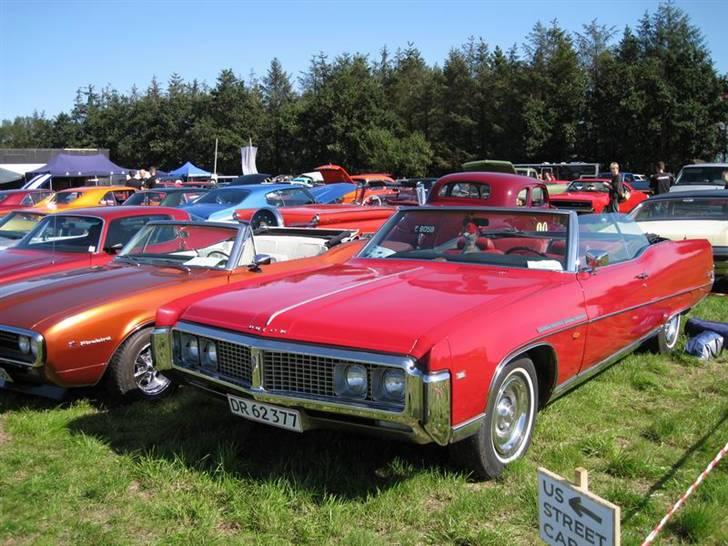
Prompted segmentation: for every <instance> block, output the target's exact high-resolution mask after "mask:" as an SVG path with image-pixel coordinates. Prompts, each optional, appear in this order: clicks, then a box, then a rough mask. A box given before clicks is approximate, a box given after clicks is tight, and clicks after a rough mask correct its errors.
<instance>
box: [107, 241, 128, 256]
mask: <svg viewBox="0 0 728 546" xmlns="http://www.w3.org/2000/svg"><path fill="white" fill-rule="evenodd" d="M122 248H124V245H122V244H121V243H116V244H115V245H111V246H107V247H104V252H106V253H107V254H118V253H119V251H120V250H121V249H122Z"/></svg>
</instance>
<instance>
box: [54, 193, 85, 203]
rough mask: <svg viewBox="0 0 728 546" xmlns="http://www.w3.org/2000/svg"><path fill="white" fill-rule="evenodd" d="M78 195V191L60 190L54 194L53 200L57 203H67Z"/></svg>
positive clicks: (79, 195)
mask: <svg viewBox="0 0 728 546" xmlns="http://www.w3.org/2000/svg"><path fill="white" fill-rule="evenodd" d="M79 197H81V192H80V191H61V192H58V193H57V194H56V195H55V197H54V198H53V202H55V203H56V204H58V205H68V204H69V203H72V202H73V201H75V200H76V199H78V198H79Z"/></svg>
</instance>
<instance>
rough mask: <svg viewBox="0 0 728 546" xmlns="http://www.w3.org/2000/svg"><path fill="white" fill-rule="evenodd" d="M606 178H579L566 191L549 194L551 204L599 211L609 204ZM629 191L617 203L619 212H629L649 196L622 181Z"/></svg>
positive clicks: (585, 210) (559, 206)
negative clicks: (627, 196) (626, 195)
mask: <svg viewBox="0 0 728 546" xmlns="http://www.w3.org/2000/svg"><path fill="white" fill-rule="evenodd" d="M610 183H611V181H610V180H609V179H608V178H580V179H579V180H574V181H573V182H571V183H569V185H568V186H567V187H566V191H564V192H563V193H560V194H559V195H553V196H551V205H552V206H554V207H556V208H560V209H569V210H575V211H576V212H580V213H581V212H583V213H592V212H594V213H601V212H604V210H605V209H606V208H607V206H608V205H609V184H610ZM622 184H624V186H625V188H626V189H627V190H628V191H629V198H628V199H627V200H626V201H624V202H622V203H620V204H619V212H621V213H627V212H631V210H632V209H633V208H635V207H636V206H637V205H639V204H640V203H641V202H642V201H644V200H645V199H647V198H648V197H649V196H648V195H647V194H646V193H644V192H641V191H638V190H635V189H634V188H633V187H632V186H630V185H629V184H627V183H626V182H622Z"/></svg>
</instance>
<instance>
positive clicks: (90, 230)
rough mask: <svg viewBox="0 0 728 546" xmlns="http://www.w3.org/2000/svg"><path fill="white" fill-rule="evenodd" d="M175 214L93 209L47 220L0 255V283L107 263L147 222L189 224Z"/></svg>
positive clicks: (139, 209)
mask: <svg viewBox="0 0 728 546" xmlns="http://www.w3.org/2000/svg"><path fill="white" fill-rule="evenodd" d="M189 219H190V217H189V214H188V213H187V212H185V211H183V210H180V209H174V208H167V207H155V208H154V209H150V208H149V207H96V208H88V209H76V210H74V211H73V212H64V213H58V214H51V215H49V216H46V217H45V218H43V220H41V221H40V222H38V225H36V227H35V228H33V230H32V231H31V232H30V233H28V234H27V235H26V236H25V237H24V238H23V239H22V240H21V241H20V242H19V243H18V244H17V245H15V246H13V247H12V248H8V249H6V250H3V251H2V252H0V283H5V282H10V281H17V280H22V279H27V278H30V277H39V276H42V275H50V274H51V273H58V272H60V271H67V270H70V269H78V268H81V267H89V266H93V265H103V264H106V263H108V262H110V261H111V260H112V259H113V258H114V256H115V254H116V253H117V251H118V250H120V249H121V248H122V247H123V246H124V245H125V244H126V243H127V242H129V240H130V239H131V238H132V237H133V236H134V235H135V234H136V233H137V231H139V230H140V229H141V228H142V227H144V225H145V224H146V223H147V222H149V221H151V220H189Z"/></svg>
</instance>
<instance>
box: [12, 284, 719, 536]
mask: <svg viewBox="0 0 728 546" xmlns="http://www.w3.org/2000/svg"><path fill="white" fill-rule="evenodd" d="M694 314H696V315H699V316H701V317H704V318H712V319H717V320H723V321H728V298H726V297H720V296H711V298H709V299H708V300H706V301H705V302H703V303H702V304H701V306H700V307H699V308H698V309H696V311H695V313H694ZM724 355H725V353H724ZM727 365H728V358H726V356H722V357H721V359H719V360H717V361H712V362H701V361H698V360H696V359H693V358H690V357H688V356H685V355H682V354H677V355H675V356H674V357H672V358H664V357H659V356H655V355H650V354H644V353H640V354H635V355H632V356H630V357H628V358H626V359H625V360H623V361H622V362H620V363H619V364H617V365H616V366H613V367H612V368H610V369H609V370H607V371H606V372H604V373H602V374H601V375H599V376H598V377H597V378H595V379H593V380H592V381H590V382H588V383H586V384H585V385H584V386H582V387H580V388H579V389H577V390H576V391H574V392H572V393H570V394H568V395H567V396H565V397H563V398H561V399H560V400H558V401H557V402H555V403H554V404H552V405H551V406H549V407H548V408H547V409H545V410H544V411H543V412H541V413H540V414H539V418H538V422H537V426H536V430H535V436H534V440H533V444H532V446H531V449H530V451H529V452H528V454H527V455H526V457H525V458H524V459H523V460H521V461H518V462H516V463H515V464H513V465H512V466H511V467H509V469H508V470H507V471H506V473H505V474H504V476H503V477H502V479H500V480H498V481H493V482H476V481H473V480H471V479H469V477H468V476H467V475H465V474H463V473H462V472H460V471H459V470H458V469H456V468H454V467H452V466H451V464H450V462H449V458H448V455H447V451H445V450H443V449H440V448H437V447H433V446H424V447H418V446H414V445H408V444H404V443H397V442H391V441H386V440H380V439H375V438H369V437H363V436H357V435H353V434H346V433H340V432H327V431H315V432H311V433H309V434H306V435H296V434H291V433H286V432H283V431H279V430H275V429H270V428H264V427H258V426H249V425H248V424H247V423H246V422H245V421H243V420H241V419H238V418H235V417H233V416H231V415H230V414H229V413H228V411H227V409H226V407H225V406H224V405H223V404H221V403H219V402H217V401H214V400H211V399H209V398H207V397H205V396H203V395H200V394H198V393H196V392H193V391H192V390H190V389H186V390H183V391H180V392H179V393H178V394H177V395H176V396H174V397H172V398H170V399H167V400H165V401H163V402H162V403H159V404H145V403H136V404H132V405H129V406H120V407H105V406H104V405H102V404H101V403H99V402H97V401H96V399H95V398H96V393H95V392H93V391H90V392H86V393H79V394H77V395H76V396H75V399H74V400H73V401H72V402H70V403H65V404H58V403H55V402H51V401H46V400H42V399H36V398H31V397H25V396H20V395H14V394H9V393H6V392H0V543H2V544H59V543H66V544H70V543H73V544H103V545H107V544H148V543H162V544H229V543H240V544H251V543H252V544H284V543H308V544H322V543H323V544H325V543H329V544H349V545H364V544H367V545H368V544H392V543H400V544H494V545H510V544H516V545H518V544H523V545H530V544H535V543H538V528H537V527H538V524H537V517H538V515H537V511H536V467H538V466H540V465H543V466H546V467H547V468H549V469H551V470H553V471H555V472H557V473H560V474H562V475H565V476H568V477H571V476H572V473H573V469H574V468H575V467H576V466H583V467H585V468H587V469H588V470H589V472H590V483H591V488H592V490H594V491H595V492H596V493H597V494H600V495H602V496H604V497H605V498H607V499H609V500H611V501H612V502H615V503H616V504H619V505H620V506H621V507H622V528H623V533H622V534H623V543H624V544H628V545H631V544H639V542H640V541H641V540H642V539H644V537H645V536H646V535H647V534H648V533H649V531H650V530H651V528H652V527H653V526H654V525H655V524H656V523H657V522H658V521H659V519H660V518H661V517H662V516H663V515H664V514H665V512H666V511H667V510H668V508H669V507H670V506H671V505H672V503H673V502H674V501H675V500H677V498H678V497H679V496H680V495H681V494H682V493H683V492H684V490H685V489H686V488H687V486H688V485H689V484H690V483H691V482H692V481H693V480H694V479H695V478H696V477H697V475H698V474H699V473H700V472H701V471H702V470H703V468H704V467H705V466H706V465H707V463H708V462H709V461H710V459H711V458H712V457H713V456H714V455H715V454H716V453H717V452H718V450H719V449H720V448H721V447H722V446H723V445H724V444H725V442H726V441H727V440H728V366H727ZM726 507H728V461H723V462H722V463H721V464H720V465H719V466H718V467H717V468H716V469H715V470H714V471H713V472H712V474H711V475H710V476H709V477H708V478H707V479H706V481H705V482H704V484H703V485H702V486H701V487H700V488H699V489H698V490H697V491H696V493H694V495H693V496H692V497H691V498H690V499H689V500H688V502H687V504H686V506H685V507H684V508H683V509H682V510H681V511H679V512H678V513H677V514H676V516H675V517H674V518H673V520H672V521H671V523H670V524H669V525H668V527H667V528H666V529H665V531H664V532H663V533H662V534H661V535H660V540H659V544H690V543H692V544H709V545H710V544H715V545H717V544H726V543H728V508H726Z"/></svg>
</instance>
